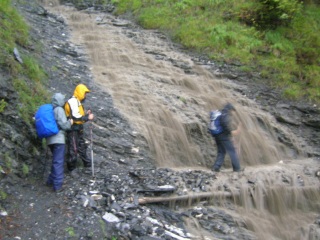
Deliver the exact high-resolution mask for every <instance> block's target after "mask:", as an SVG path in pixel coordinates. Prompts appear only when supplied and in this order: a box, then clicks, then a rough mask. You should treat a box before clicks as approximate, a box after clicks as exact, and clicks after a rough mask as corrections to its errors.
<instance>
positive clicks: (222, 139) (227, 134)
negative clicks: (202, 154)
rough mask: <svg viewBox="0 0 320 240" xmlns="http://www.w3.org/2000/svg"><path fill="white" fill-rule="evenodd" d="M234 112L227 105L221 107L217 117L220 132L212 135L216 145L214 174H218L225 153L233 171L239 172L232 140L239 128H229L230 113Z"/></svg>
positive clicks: (238, 162) (237, 158) (232, 107)
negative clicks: (229, 159)
mask: <svg viewBox="0 0 320 240" xmlns="http://www.w3.org/2000/svg"><path fill="white" fill-rule="evenodd" d="M234 111H236V109H235V108H234V106H233V105H232V104H231V103H227V104H226V105H225V106H224V107H223V109H222V111H221V115H220V116H219V117H220V124H221V128H222V131H221V132H220V133H218V134H212V136H213V137H214V139H215V141H216V145H217V158H216V161H215V163H214V164H213V167H212V170H213V171H215V172H220V168H221V166H222V165H223V163H224V159H225V155H226V153H228V154H229V156H230V158H231V163H232V168H233V171H234V172H240V171H241V168H240V160H239V157H238V153H237V151H236V148H235V147H234V144H233V140H232V136H235V135H238V134H239V132H240V127H239V126H238V128H237V129H235V130H234V129H232V126H231V117H232V112H234Z"/></svg>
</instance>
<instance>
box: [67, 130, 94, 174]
mask: <svg viewBox="0 0 320 240" xmlns="http://www.w3.org/2000/svg"><path fill="white" fill-rule="evenodd" d="M78 156H79V157H80V159H81V160H82V162H83V166H84V167H91V161H90V159H89V157H88V155H87V145H86V142H85V139H84V129H83V125H76V126H74V127H73V129H72V130H71V131H68V132H67V158H66V159H67V168H68V170H69V171H72V170H74V169H75V168H76V167H77V162H78V161H77V160H78Z"/></svg>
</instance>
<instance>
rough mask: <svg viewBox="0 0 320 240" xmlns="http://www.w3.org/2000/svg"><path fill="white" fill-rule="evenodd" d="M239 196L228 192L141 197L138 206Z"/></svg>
mask: <svg viewBox="0 0 320 240" xmlns="http://www.w3.org/2000/svg"><path fill="white" fill-rule="evenodd" d="M237 195H239V194H232V193H229V192H206V193H197V194H188V195H183V196H168V197H142V198H139V199H138V201H139V204H147V203H158V202H170V201H183V200H188V201H191V200H200V199H203V198H222V197H223V198H230V197H233V196H237Z"/></svg>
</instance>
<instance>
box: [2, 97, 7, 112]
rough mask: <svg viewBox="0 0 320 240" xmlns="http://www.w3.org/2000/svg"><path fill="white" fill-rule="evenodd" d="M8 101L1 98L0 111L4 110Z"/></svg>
mask: <svg viewBox="0 0 320 240" xmlns="http://www.w3.org/2000/svg"><path fill="white" fill-rule="evenodd" d="M6 106H7V102H6V101H4V99H1V101H0V113H1V112H3V110H4V109H5V108H6Z"/></svg>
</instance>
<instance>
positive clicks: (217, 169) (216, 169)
mask: <svg viewBox="0 0 320 240" xmlns="http://www.w3.org/2000/svg"><path fill="white" fill-rule="evenodd" d="M212 171H213V172H220V169H219V168H213V169H212Z"/></svg>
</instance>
